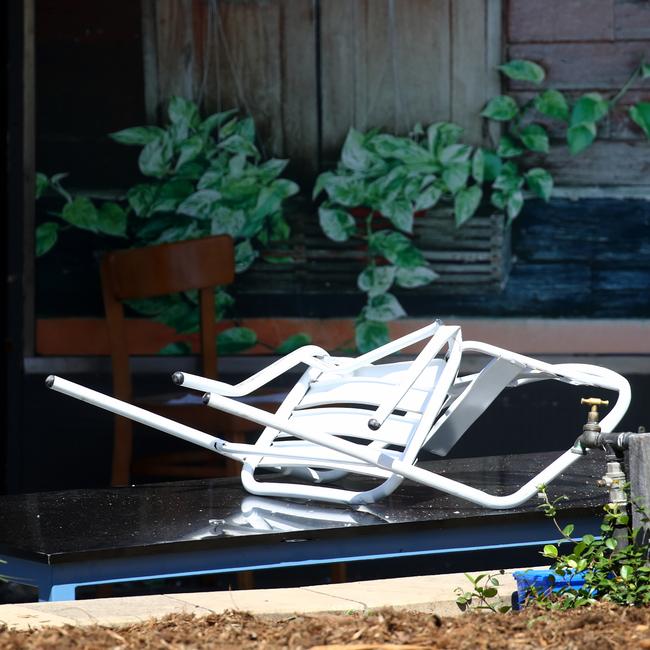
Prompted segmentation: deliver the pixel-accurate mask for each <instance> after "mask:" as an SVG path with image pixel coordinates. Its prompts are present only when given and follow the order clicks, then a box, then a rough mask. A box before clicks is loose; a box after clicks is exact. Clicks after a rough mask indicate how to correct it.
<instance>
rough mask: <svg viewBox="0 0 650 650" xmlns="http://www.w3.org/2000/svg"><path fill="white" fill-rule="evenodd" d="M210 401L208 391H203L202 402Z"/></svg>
mask: <svg viewBox="0 0 650 650" xmlns="http://www.w3.org/2000/svg"><path fill="white" fill-rule="evenodd" d="M209 401H210V393H203V403H204V404H207V403H208V402H209Z"/></svg>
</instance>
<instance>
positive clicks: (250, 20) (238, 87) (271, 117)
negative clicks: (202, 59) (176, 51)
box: [206, 2, 282, 155]
mask: <svg viewBox="0 0 650 650" xmlns="http://www.w3.org/2000/svg"><path fill="white" fill-rule="evenodd" d="M218 7H219V13H218V16H217V23H218V26H217V30H216V34H215V36H216V41H217V45H216V48H215V50H216V52H215V53H216V58H215V83H214V84H211V87H210V88H208V90H207V93H206V105H207V106H214V107H215V108H217V109H219V110H224V109H229V108H237V107H238V108H240V109H241V110H242V111H243V112H244V113H245V114H248V115H252V116H253V117H254V118H255V124H256V126H257V132H258V135H259V137H260V140H261V143H262V146H263V149H264V151H263V153H264V154H265V155H271V154H278V153H280V152H281V150H282V134H281V130H280V128H278V127H279V126H280V124H281V123H282V120H281V111H282V103H281V100H282V97H281V93H280V85H281V68H280V57H279V56H278V54H279V53H280V47H279V46H280V42H279V39H280V11H279V7H278V3H277V2H265V3H260V2H220V3H219V5H218ZM271 52H274V53H275V56H269V54H270V53H271ZM215 90H216V95H215V94H214V91H215ZM272 125H273V127H275V128H273V127H272Z"/></svg>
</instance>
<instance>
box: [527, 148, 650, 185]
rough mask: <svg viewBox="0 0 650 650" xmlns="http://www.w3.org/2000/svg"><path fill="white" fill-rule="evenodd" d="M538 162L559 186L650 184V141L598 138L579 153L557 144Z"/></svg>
mask: <svg viewBox="0 0 650 650" xmlns="http://www.w3.org/2000/svg"><path fill="white" fill-rule="evenodd" d="M534 160H535V159H534V158H533V159H532V161H533V162H534ZM537 162H538V163H539V164H542V165H543V166H545V167H546V168H547V169H549V170H550V171H551V172H552V173H553V174H554V176H555V182H556V184H558V185H608V186H614V185H645V186H647V185H648V179H649V178H650V156H649V155H648V144H647V143H646V142H643V141H640V142H632V141H611V140H610V141H602V140H601V141H596V142H595V143H594V144H593V145H592V146H591V147H590V148H589V149H587V150H586V151H583V152H582V153H581V154H579V155H578V156H572V155H571V154H570V153H569V151H568V149H567V147H566V145H557V146H552V147H551V152H550V153H549V155H548V157H546V158H545V159H544V160H541V159H540V160H538V161H537Z"/></svg>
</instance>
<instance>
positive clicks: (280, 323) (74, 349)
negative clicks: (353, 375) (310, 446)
mask: <svg viewBox="0 0 650 650" xmlns="http://www.w3.org/2000/svg"><path fill="white" fill-rule="evenodd" d="M436 313H437V314H438V315H440V314H442V313H443V312H441V311H438V310H436ZM444 321H445V323H446V324H447V325H460V326H461V327H462V330H463V338H464V339H465V340H477V341H486V342H489V343H491V344H493V345H498V346H500V347H505V348H507V349H509V350H513V351H516V352H520V353H522V354H532V355H540V354H563V355H583V354H596V355H603V354H606V355H613V354H618V355H635V354H640V355H648V354H650V321H649V320H648V319H646V318H643V319H638V320H633V319H598V320H596V319H593V318H582V319H564V318H475V317H470V318H458V317H449V318H445V319H444ZM429 323H431V318H402V319H400V320H398V321H393V322H392V323H390V324H389V327H390V332H391V337H392V338H393V339H395V338H397V337H399V336H405V335H406V334H408V333H410V332H413V331H415V330H416V329H418V328H420V327H425V326H426V325H428V324H429ZM37 325H38V330H37V334H38V337H37V344H38V345H37V352H38V354H41V355H46V356H57V355H59V356H63V355H73V358H72V359H71V358H70V357H69V356H68V358H67V359H66V360H65V372H68V373H70V372H79V371H82V369H83V368H87V367H88V366H87V365H86V363H84V360H83V359H80V358H79V357H83V356H100V355H103V356H105V355H107V354H108V349H109V348H108V338H107V335H106V324H105V322H104V319H101V318H47V319H40V320H39V321H38V322H37ZM229 325H230V323H224V324H223V326H224V327H225V326H229ZM240 325H241V326H242V327H250V328H251V329H253V330H254V331H255V332H257V334H258V337H259V339H260V340H262V341H264V342H265V343H266V344H268V345H269V346H271V347H277V346H278V345H279V344H280V343H281V342H282V341H284V340H285V339H286V338H287V337H289V336H291V335H292V334H295V333H296V332H306V333H308V334H309V335H310V336H311V337H312V339H313V341H314V344H315V345H320V346H322V347H324V348H325V349H326V350H330V351H333V350H337V349H339V350H340V349H342V348H346V347H349V343H350V339H351V338H352V337H353V336H354V330H353V326H354V320H353V319H352V318H282V317H279V318H249V319H244V320H242V321H241V323H240ZM127 330H128V337H129V347H130V352H131V354H155V353H156V352H157V350H159V349H160V348H161V347H163V346H164V345H165V344H166V343H168V342H169V341H170V340H172V339H175V338H176V339H181V338H182V339H183V340H188V341H191V340H193V341H194V342H195V343H196V335H194V336H193V337H191V336H188V335H183V336H179V335H177V334H176V333H175V332H174V331H173V330H171V328H169V327H166V326H165V325H162V324H160V323H154V322H152V321H149V320H146V319H144V318H134V319H128V320H127ZM416 348H417V349H418V350H419V349H420V348H418V347H417V346H413V348H411V349H410V350H408V353H409V354H412V353H415V352H416ZM252 354H259V355H268V348H264V347H263V346H261V345H260V346H257V348H256V349H254V350H253V351H252ZM640 362H641V363H645V364H646V366H645V367H644V369H643V372H644V373H646V372H647V362H645V361H643V360H640ZM45 363H46V364H47V365H46V366H44V367H46V368H47V369H48V370H45V371H43V370H42V368H43V366H42V363H40V362H38V361H37V360H34V359H32V360H30V363H29V365H28V369H30V368H31V369H32V372H33V371H34V368H37V369H38V371H40V372H48V371H49V370H51V368H52V366H53V364H54V363H56V362H55V361H53V360H51V359H47V360H46V361H45ZM610 363H611V362H610ZM223 365H224V366H225V365H226V363H224V364H223ZM262 365H264V363H262ZM95 367H97V366H95ZM247 368H251V366H247ZM71 369H72V370H71ZM57 372H63V370H62V371H57Z"/></svg>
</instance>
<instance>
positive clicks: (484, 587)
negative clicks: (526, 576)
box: [454, 569, 511, 614]
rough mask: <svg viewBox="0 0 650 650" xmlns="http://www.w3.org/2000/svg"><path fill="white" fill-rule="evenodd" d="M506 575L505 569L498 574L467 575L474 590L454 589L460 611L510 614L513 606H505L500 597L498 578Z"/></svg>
mask: <svg viewBox="0 0 650 650" xmlns="http://www.w3.org/2000/svg"><path fill="white" fill-rule="evenodd" d="M504 573H505V571H504V570H503V569H501V570H500V571H497V572H491V573H480V574H479V575H477V576H472V575H470V574H469V573H466V574H465V577H466V578H467V579H468V580H469V581H470V583H471V585H472V589H471V590H470V591H466V590H464V589H462V588H461V587H456V588H455V589H454V593H455V594H456V604H457V605H458V607H459V609H460V610H461V611H463V612H464V611H467V610H469V609H486V610H488V611H490V612H494V613H500V614H505V613H506V612H509V611H510V609H511V606H510V605H506V604H504V603H503V601H502V600H501V599H500V598H499V597H498V593H499V586H500V582H499V578H498V577H497V576H499V575H503V574H504Z"/></svg>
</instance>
